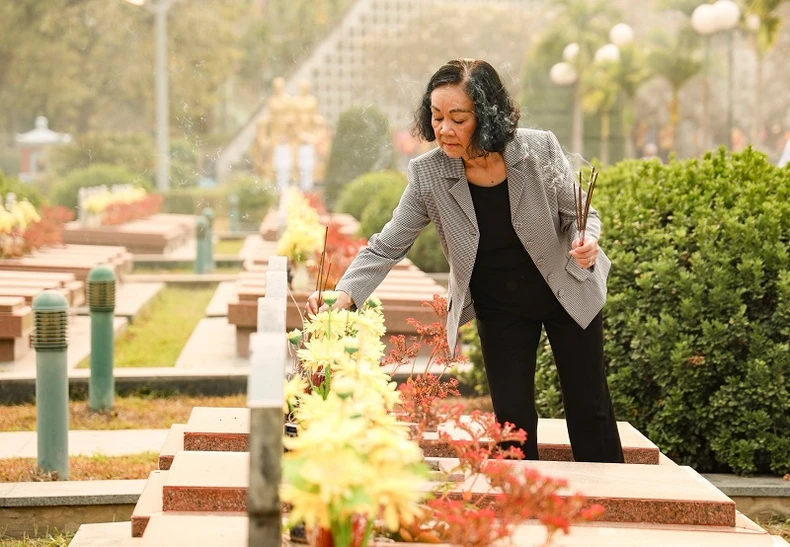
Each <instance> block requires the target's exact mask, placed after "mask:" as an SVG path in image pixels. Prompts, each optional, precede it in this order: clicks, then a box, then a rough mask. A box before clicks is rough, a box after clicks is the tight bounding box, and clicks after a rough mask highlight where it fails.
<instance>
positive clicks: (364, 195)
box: [335, 171, 406, 220]
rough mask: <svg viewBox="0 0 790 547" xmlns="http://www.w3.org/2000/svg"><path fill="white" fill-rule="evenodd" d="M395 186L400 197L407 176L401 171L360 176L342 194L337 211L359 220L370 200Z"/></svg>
mask: <svg viewBox="0 0 790 547" xmlns="http://www.w3.org/2000/svg"><path fill="white" fill-rule="evenodd" d="M393 186H394V187H396V188H398V192H399V193H398V195H399V196H400V194H401V193H403V189H404V188H405V187H406V175H404V174H403V173H401V172H400V171H379V172H376V173H365V174H364V175H360V176H359V177H357V178H355V179H354V180H352V181H351V182H349V183H348V184H347V185H346V186H345V187H344V188H343V190H342V191H341V192H340V196H339V198H338V200H337V206H336V207H335V211H336V212H338V213H348V214H350V215H351V216H353V217H354V218H356V219H357V220H359V219H361V218H362V212H363V211H364V210H365V207H367V205H368V203H370V200H371V199H372V198H373V197H375V196H377V195H378V194H379V193H380V192H386V191H387V189H388V188H390V187H393Z"/></svg>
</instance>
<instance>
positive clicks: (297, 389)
mask: <svg viewBox="0 0 790 547" xmlns="http://www.w3.org/2000/svg"><path fill="white" fill-rule="evenodd" d="M308 387H309V386H308V384H307V380H305V379H304V378H302V377H301V376H299V375H297V376H294V377H293V378H291V379H290V380H289V381H288V382H286V384H285V390H284V393H283V412H284V413H285V414H288V413H289V412H291V410H292V409H293V408H295V407H296V405H297V404H298V403H299V398H300V397H302V396H303V395H304V394H305V393H306V392H307V388H308Z"/></svg>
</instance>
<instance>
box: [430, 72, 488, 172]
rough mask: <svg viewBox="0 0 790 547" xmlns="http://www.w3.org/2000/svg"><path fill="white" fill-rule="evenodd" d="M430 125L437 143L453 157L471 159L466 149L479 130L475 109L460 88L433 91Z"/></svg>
mask: <svg viewBox="0 0 790 547" xmlns="http://www.w3.org/2000/svg"><path fill="white" fill-rule="evenodd" d="M431 112H432V117H431V125H432V126H433V133H434V135H436V142H437V143H438V145H439V147H440V148H441V149H442V150H444V153H445V154H447V155H448V156H449V157H451V158H464V159H469V154H468V152H467V148H468V147H469V141H470V140H471V139H472V134H473V133H474V132H475V128H476V127H477V118H475V107H474V104H473V103H472V99H470V98H469V95H467V93H466V91H464V90H463V89H462V88H461V87H460V86H458V85H445V86H442V87H437V88H436V89H434V90H433V92H431Z"/></svg>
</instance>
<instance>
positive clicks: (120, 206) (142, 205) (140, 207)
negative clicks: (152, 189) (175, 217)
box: [101, 194, 164, 226]
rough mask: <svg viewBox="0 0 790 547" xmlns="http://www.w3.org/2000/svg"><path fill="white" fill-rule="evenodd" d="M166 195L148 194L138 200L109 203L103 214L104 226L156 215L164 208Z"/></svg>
mask: <svg viewBox="0 0 790 547" xmlns="http://www.w3.org/2000/svg"><path fill="white" fill-rule="evenodd" d="M163 201H164V197H163V196H161V195H159V194H146V195H145V196H144V197H142V198H141V199H139V200H136V201H128V202H127V201H116V202H113V203H110V204H109V205H107V208H106V209H104V212H103V214H102V219H101V223H102V225H104V226H118V225H119V224H124V223H126V222H131V221H133V220H139V219H141V218H146V217H149V216H151V215H155V214H156V213H158V212H159V211H160V210H161V209H162V202H163Z"/></svg>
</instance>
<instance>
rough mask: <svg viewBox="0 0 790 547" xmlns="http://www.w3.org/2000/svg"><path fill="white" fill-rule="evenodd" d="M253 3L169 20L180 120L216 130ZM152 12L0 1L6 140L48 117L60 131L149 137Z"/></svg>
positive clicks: (102, 0)
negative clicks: (218, 107) (222, 89)
mask: <svg viewBox="0 0 790 547" xmlns="http://www.w3.org/2000/svg"><path fill="white" fill-rule="evenodd" d="M250 5H251V0H244V1H243V2H232V1H230V0H203V1H201V2H182V3H176V4H175V5H174V6H173V8H172V10H171V13H170V17H169V22H170V25H169V33H168V39H169V44H168V46H169V47H168V53H169V55H168V57H169V59H168V61H169V62H168V68H169V71H170V83H171V95H170V98H171V103H172V104H173V105H175V107H174V108H172V109H171V113H172V119H173V120H174V121H175V122H176V123H178V124H179V125H180V127H181V132H182V133H185V134H188V135H191V134H204V133H206V132H209V131H210V130H211V126H212V120H211V114H210V113H211V110H212V107H213V106H214V104H215V103H216V102H217V100H218V94H217V88H218V86H219V85H220V84H221V83H222V82H223V81H224V80H225V79H226V78H228V77H229V76H230V75H231V74H232V73H233V71H234V70H235V64H236V59H237V58H238V48H237V46H236V41H237V39H236V35H235V33H236V26H237V25H238V23H239V21H243V20H244V17H245V16H246V15H247V14H248V13H249V11H248V10H249V8H250ZM151 17H152V16H151V14H150V13H149V12H148V11H147V10H145V9H140V8H139V7H135V6H132V5H131V4H129V3H127V2H125V1H123V0H113V1H109V0H18V1H15V2H2V3H0V112H2V113H3V115H4V117H5V120H6V124H4V125H6V126H7V129H6V131H7V132H8V133H13V132H14V131H18V130H19V129H18V128H20V127H29V126H31V125H32V121H33V119H34V118H35V117H36V116H37V115H41V114H43V115H46V116H47V117H49V118H50V120H51V122H52V123H51V125H52V127H56V128H57V129H58V130H59V131H66V132H71V133H76V134H80V133H83V132H86V131H89V130H100V131H103V132H107V131H112V130H113V129H114V128H118V129H121V128H122V129H123V130H126V131H128V130H130V129H131V130H133V131H134V130H140V131H142V130H150V129H151V128H152V127H153V88H154V83H153V80H154V74H153V64H154V50H153V47H154V46H153V42H154V40H153V32H154V28H153V22H152V19H151Z"/></svg>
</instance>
